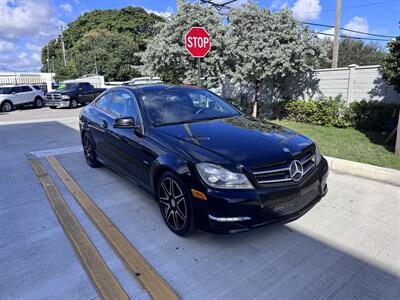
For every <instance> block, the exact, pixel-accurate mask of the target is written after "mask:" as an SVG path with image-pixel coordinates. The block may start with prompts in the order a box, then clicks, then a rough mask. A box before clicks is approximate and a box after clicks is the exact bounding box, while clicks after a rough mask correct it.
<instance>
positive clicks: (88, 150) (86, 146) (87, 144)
mask: <svg viewBox="0 0 400 300" xmlns="http://www.w3.org/2000/svg"><path fill="white" fill-rule="evenodd" d="M83 152H84V153H85V158H86V162H87V163H88V165H89V166H91V167H92V166H93V165H94V160H95V157H94V155H95V154H94V149H93V145H92V142H91V140H90V137H89V134H87V133H85V134H84V135H83Z"/></svg>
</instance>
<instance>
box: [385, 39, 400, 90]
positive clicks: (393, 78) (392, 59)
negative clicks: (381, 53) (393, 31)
mask: <svg viewBox="0 0 400 300" xmlns="http://www.w3.org/2000/svg"><path fill="white" fill-rule="evenodd" d="M388 48H389V54H388V55H387V56H386V59H385V61H384V63H383V78H384V79H385V80H387V81H388V82H389V84H391V85H392V86H393V88H394V89H395V90H396V91H397V92H399V93H400V36H399V37H397V38H395V39H393V40H391V41H390V42H389V43H388Z"/></svg>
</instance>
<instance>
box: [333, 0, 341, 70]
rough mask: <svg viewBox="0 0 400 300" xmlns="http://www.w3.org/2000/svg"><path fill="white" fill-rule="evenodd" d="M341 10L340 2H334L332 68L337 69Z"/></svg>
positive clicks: (338, 0) (339, 0) (337, 0)
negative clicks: (334, 19) (334, 20)
mask: <svg viewBox="0 0 400 300" xmlns="http://www.w3.org/2000/svg"><path fill="white" fill-rule="evenodd" d="M341 10H342V0H336V22H335V34H334V38H333V53H332V68H337V65H338V60H339V33H340V13H341Z"/></svg>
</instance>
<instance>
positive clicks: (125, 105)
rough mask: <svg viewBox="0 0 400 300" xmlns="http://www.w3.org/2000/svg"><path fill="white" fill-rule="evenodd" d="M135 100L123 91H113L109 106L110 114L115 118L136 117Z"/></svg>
mask: <svg viewBox="0 0 400 300" xmlns="http://www.w3.org/2000/svg"><path fill="white" fill-rule="evenodd" d="M135 101H136V100H135V99H134V98H133V97H132V96H131V95H130V94H129V93H127V92H125V91H118V92H116V93H114V96H113V98H112V102H111V106H110V114H111V115H112V116H114V117H115V118H121V117H134V118H135V119H136V118H137V115H138V112H137V107H136V102H135Z"/></svg>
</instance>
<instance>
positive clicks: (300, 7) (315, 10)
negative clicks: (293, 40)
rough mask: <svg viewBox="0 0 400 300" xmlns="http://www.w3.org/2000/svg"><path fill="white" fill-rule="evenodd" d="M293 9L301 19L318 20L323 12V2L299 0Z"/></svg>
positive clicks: (294, 14) (296, 16)
mask: <svg viewBox="0 0 400 300" xmlns="http://www.w3.org/2000/svg"><path fill="white" fill-rule="evenodd" d="M292 11H293V16H294V17H295V18H297V19H299V20H302V21H305V20H316V19H318V18H319V14H320V12H321V4H320V2H319V0H297V1H296V3H295V4H294V5H293V8H292Z"/></svg>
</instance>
